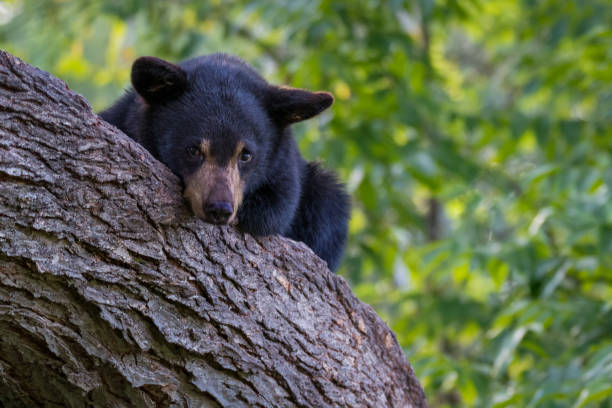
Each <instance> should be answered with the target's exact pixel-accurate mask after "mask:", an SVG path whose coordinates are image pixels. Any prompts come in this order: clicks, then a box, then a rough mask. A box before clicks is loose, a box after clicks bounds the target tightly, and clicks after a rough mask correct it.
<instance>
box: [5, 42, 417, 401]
mask: <svg viewBox="0 0 612 408" xmlns="http://www.w3.org/2000/svg"><path fill="white" fill-rule="evenodd" d="M22 406H23V407H168V406H172V407H209V406H210V407H217V406H225V407H242V406H244V407H250V406H261V407H285V406H301V407H323V406H351V407H352V406H372V407H383V406H393V407H410V406H412V407H424V406H426V403H425V397H424V394H423V390H422V389H421V387H420V385H419V383H418V381H417V380H416V378H415V376H414V373H413V371H412V368H411V367H410V365H409V363H408V362H407V360H406V358H405V356H404V353H403V352H402V349H401V348H400V346H399V345H398V343H397V340H396V338H395V335H394V334H393V332H392V331H391V330H390V329H389V328H388V327H387V326H386V325H385V324H384V323H383V321H382V320H381V319H380V318H379V317H378V316H377V315H376V314H375V313H374V311H373V310H372V308H370V307H369V306H368V305H365V304H363V303H361V302H359V301H358V300H357V299H356V298H355V296H354V295H353V294H352V292H351V291H350V289H349V287H348V286H347V284H346V282H345V281H344V279H342V278H341V277H339V276H336V275H334V274H332V273H331V272H330V271H329V270H328V269H327V268H326V266H325V263H324V262H323V261H321V260H320V259H319V258H317V257H316V256H315V255H314V254H313V253H312V251H310V249H308V248H307V247H306V246H305V245H304V244H301V243H297V242H293V241H291V240H288V239H283V238H280V237H276V236H270V237H252V236H249V235H245V234H241V233H239V232H238V231H236V230H235V229H234V228H232V227H218V226H213V225H209V224H205V223H204V222H203V221H201V220H199V219H197V218H195V217H194V216H193V215H191V213H190V211H189V209H188V208H187V207H186V206H185V204H184V202H183V199H182V197H181V186H180V183H179V180H178V179H177V178H176V177H175V176H174V175H173V174H172V173H171V172H170V171H169V170H168V169H167V168H166V167H165V166H164V165H162V164H161V163H159V162H157V161H156V160H155V159H153V158H152V157H151V156H150V155H149V154H148V153H147V151H145V150H144V149H143V148H142V147H140V146H139V145H137V144H136V143H134V142H133V141H131V140H130V139H129V138H128V137H127V136H125V135H123V134H122V133H121V132H119V131H118V130H117V129H115V128H114V127H113V126H111V125H109V124H108V123H106V122H104V121H103V120H102V119H100V118H99V117H98V116H96V115H95V114H93V113H92V112H91V108H90V106H89V105H88V103H87V102H86V101H85V100H84V99H83V98H82V97H80V96H79V95H76V94H75V93H73V92H72V91H70V90H69V89H68V88H67V86H66V84H65V83H64V82H62V81H60V80H58V79H57V78H54V77H53V76H51V75H50V74H48V73H46V72H42V71H40V70H38V69H36V68H33V67H31V66H29V65H27V64H25V63H23V62H22V61H20V60H19V59H17V58H15V57H13V56H11V55H10V54H7V53H5V52H3V51H0V407H22Z"/></svg>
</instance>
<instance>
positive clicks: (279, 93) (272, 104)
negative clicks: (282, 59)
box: [266, 86, 334, 126]
mask: <svg viewBox="0 0 612 408" xmlns="http://www.w3.org/2000/svg"><path fill="white" fill-rule="evenodd" d="M270 88H271V89H269V90H268V94H267V98H266V107H267V109H268V112H269V113H270V115H271V116H272V118H273V119H274V120H276V121H277V122H278V123H279V124H280V125H282V126H288V125H290V124H292V123H295V122H300V121H302V120H306V119H310V118H312V117H313V116H315V115H318V114H319V113H321V112H323V111H324V110H325V109H327V108H329V107H330V106H331V105H332V103H334V97H333V96H332V94H330V93H328V92H310V91H307V90H305V89H296V88H288V87H276V86H272V87H270Z"/></svg>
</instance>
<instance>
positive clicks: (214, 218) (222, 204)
mask: <svg viewBox="0 0 612 408" xmlns="http://www.w3.org/2000/svg"><path fill="white" fill-rule="evenodd" d="M233 212H234V207H232V204H231V203H229V202H227V201H215V202H212V203H208V204H206V205H205V206H204V213H205V214H206V218H207V219H208V220H209V221H210V222H213V223H215V224H225V223H227V221H228V220H229V217H230V216H231V215H232V213H233Z"/></svg>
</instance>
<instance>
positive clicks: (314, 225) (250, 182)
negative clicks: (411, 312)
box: [100, 54, 349, 270]
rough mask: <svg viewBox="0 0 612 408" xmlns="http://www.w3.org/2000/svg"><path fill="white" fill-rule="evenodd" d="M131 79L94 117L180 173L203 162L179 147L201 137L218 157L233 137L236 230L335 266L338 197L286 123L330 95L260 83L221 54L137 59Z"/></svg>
mask: <svg viewBox="0 0 612 408" xmlns="http://www.w3.org/2000/svg"><path fill="white" fill-rule="evenodd" d="M132 85H133V86H134V90H129V91H128V92H127V93H126V94H125V95H124V96H123V97H122V98H120V99H119V100H118V101H117V102H116V103H115V104H114V105H112V106H111V107H109V108H108V109H107V110H105V111H104V112H102V113H101V114H100V116H101V117H102V118H103V119H105V120H106V121H108V122H110V123H112V124H114V125H115V126H117V127H118V128H119V129H121V130H122V131H123V132H125V133H126V134H127V135H128V136H130V137H131V138H133V139H134V140H136V141H137V142H138V143H140V144H142V145H143V146H144V147H146V148H147V150H149V151H150V152H151V153H152V154H153V156H155V157H156V158H157V159H158V160H160V161H161V162H163V163H164V164H166V165H167V166H168V167H169V168H170V169H171V170H172V171H173V172H174V173H176V174H177V175H179V176H180V177H181V178H182V179H183V180H185V178H186V177H189V176H190V175H192V174H194V173H195V172H196V171H197V170H198V168H199V167H200V166H201V165H202V163H203V161H197V160H194V158H193V157H189V156H188V155H187V153H186V150H187V148H188V147H189V146H193V145H199V144H200V143H201V141H202V139H207V141H208V142H210V146H211V149H212V150H211V152H212V153H214V157H215V158H217V160H218V161H220V162H223V160H229V158H230V156H231V155H232V154H233V152H234V148H235V147H236V146H237V143H238V142H243V143H244V144H245V146H246V148H248V150H249V151H250V152H251V153H252V156H253V159H252V161H251V162H250V163H241V164H240V167H239V172H240V179H241V180H242V181H243V183H244V190H243V191H244V194H243V200H242V204H241V205H240V207H239V208H238V212H237V220H238V228H240V229H241V230H242V231H245V232H248V233H251V234H253V235H269V234H280V235H283V236H286V237H289V238H291V239H294V240H297V241H302V242H304V243H306V244H307V245H308V246H309V247H310V248H312V250H313V251H314V252H315V253H316V254H317V255H319V257H321V258H322V259H324V260H325V261H326V262H327V264H328V266H329V267H330V269H332V270H335V269H336V268H337V267H338V264H339V262H340V259H341V256H342V252H343V249H344V245H345V242H346V234H347V224H348V218H349V199H348V196H347V194H346V193H345V191H344V189H343V187H342V185H341V184H339V183H338V181H337V179H336V177H335V175H334V174H333V173H331V172H329V171H327V170H324V169H323V168H322V167H321V166H320V165H318V164H316V163H308V162H306V161H305V160H304V159H303V158H302V156H301V155H300V152H299V151H298V148H297V145H296V143H295V140H294V139H293V137H292V134H291V130H290V127H289V126H290V125H291V124H292V123H294V122H297V121H301V120H304V119H308V118H310V117H312V116H315V115H316V114H318V113H319V112H321V111H323V110H325V109H326V108H327V107H329V106H330V105H331V104H332V103H333V97H332V96H331V95H330V94H328V93H325V92H309V91H306V90H301V89H293V88H284V87H276V86H273V85H270V84H268V83H267V82H266V81H265V80H264V79H263V78H262V77H261V76H260V75H259V74H258V73H257V72H255V71H254V70H253V69H252V68H251V67H250V66H249V65H247V64H246V63H244V62H243V61H242V60H240V59H239V58H236V57H233V56H228V55H224V54H214V55H210V56H204V57H197V58H194V59H191V60H188V61H185V62H183V63H181V64H179V65H174V64H171V63H169V62H166V61H163V60H160V59H158V58H154V57H142V58H139V59H138V60H136V61H135V62H134V65H133V67H132ZM202 160H205V159H202Z"/></svg>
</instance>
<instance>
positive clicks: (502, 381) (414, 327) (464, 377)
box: [0, 0, 612, 407]
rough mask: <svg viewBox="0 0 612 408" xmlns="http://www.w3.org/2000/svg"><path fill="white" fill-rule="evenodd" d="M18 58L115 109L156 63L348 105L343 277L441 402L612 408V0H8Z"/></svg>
mask: <svg viewBox="0 0 612 408" xmlns="http://www.w3.org/2000/svg"><path fill="white" fill-rule="evenodd" d="M0 47H1V48H3V49H6V50H8V51H9V52H11V53H13V54H15V55H17V56H18V57H20V58H22V59H23V60H25V61H26V62H28V63H30V64H32V65H36V66H39V67H41V68H42V69H45V70H47V71H50V72H51V73H53V74H54V75H56V76H58V77H60V78H62V79H64V80H65V81H66V82H67V83H68V85H69V86H70V88H72V89H74V90H76V91H77V92H79V93H81V94H83V95H84V96H85V97H86V98H87V99H88V100H89V101H90V102H91V104H92V106H93V107H94V109H95V110H98V111H99V110H101V109H103V108H104V107H106V106H107V105H108V104H110V103H111V102H112V101H113V100H114V99H115V98H117V97H118V96H120V95H121V93H122V90H123V89H124V88H125V87H127V86H128V85H129V70H130V65H131V62H132V61H133V60H134V59H135V58H136V57H138V56H140V55H155V56H159V57H162V58H167V59H170V60H173V61H178V60H181V59H184V58H187V57H190V56H195V55H201V54H207V53H211V52H218V51H222V52H228V53H232V54H237V55H239V56H241V57H242V58H244V59H245V60H246V61H248V62H249V63H251V64H252V65H254V66H255V67H256V68H257V69H258V70H259V71H260V72H261V73H262V74H263V75H264V76H265V77H266V78H267V79H268V80H270V81H271V82H274V83H282V84H289V85H292V86H296V87H303V88H308V89H312V90H329V91H331V92H333V93H334V95H335V97H336V102H335V104H334V106H333V107H332V109H330V110H329V111H327V112H326V113H324V114H323V115H321V116H319V117H318V118H317V119H315V120H311V121H309V122H307V123H303V124H300V125H299V126H297V127H296V137H297V139H298V140H299V143H300V147H301V149H302V151H303V153H304V155H305V156H306V157H307V158H308V159H320V160H322V161H324V162H325V163H326V165H327V166H328V167H330V168H335V169H337V171H338V172H339V174H340V176H341V178H342V179H343V180H344V181H345V182H346V184H347V186H348V189H349V191H350V194H351V196H352V199H353V210H352V219H351V223H350V238H349V244H348V248H347V251H346V256H345V259H344V263H343V266H342V268H341V269H340V274H341V275H343V276H344V277H345V278H346V279H347V280H348V281H349V283H350V284H351V287H352V288H353V290H354V292H355V293H356V295H357V296H358V297H359V298H360V299H361V300H363V301H364V302H367V303H369V304H371V305H372V306H373V307H374V308H375V309H376V311H377V312H378V314H379V315H380V316H382V318H383V319H384V320H385V321H386V322H387V323H388V324H389V326H391V328H392V329H393V330H394V331H395V333H396V334H397V337H398V340H399V342H400V344H401V345H402V347H403V348H404V350H405V352H406V354H407V356H408V358H409V360H410V362H411V363H412V365H413V367H414V369H415V371H416V373H417V376H418V378H419V379H420V381H421V382H422V384H423V386H424V387H425V389H426V392H427V395H428V400H429V403H430V405H431V406H432V407H445V406H453V407H454V406H476V407H583V406H588V407H612V202H611V199H610V198H611V194H612V1H610V0H583V1H579V0H566V1H561V0H516V1H512V0H500V1H497V0H464V1H461V0H438V1H435V0H413V1H405V0H388V1H383V0H359V1H349V0H345V1H328V0H281V1H267V0H259V1H220V0H217V1H142V0H115V1H84V0H81V1H77V0H75V1H59V0H56V1H51V0H49V1H40V0H37V1H35V0H32V1H25V0H24V1H0Z"/></svg>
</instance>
